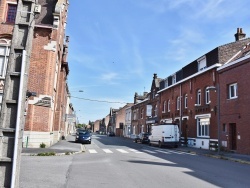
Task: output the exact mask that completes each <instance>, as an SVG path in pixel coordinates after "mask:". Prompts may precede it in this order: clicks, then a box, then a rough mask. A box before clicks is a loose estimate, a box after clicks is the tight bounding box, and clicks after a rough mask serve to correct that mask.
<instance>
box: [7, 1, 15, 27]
mask: <svg viewBox="0 0 250 188" xmlns="http://www.w3.org/2000/svg"><path fill="white" fill-rule="evenodd" d="M11 8H15V10H14V9H12V10H11ZM16 13H17V4H16V3H7V9H6V18H5V22H6V23H10V24H14V23H15V20H16Z"/></svg>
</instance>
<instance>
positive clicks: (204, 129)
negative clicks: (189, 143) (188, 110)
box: [197, 118, 210, 137]
mask: <svg viewBox="0 0 250 188" xmlns="http://www.w3.org/2000/svg"><path fill="white" fill-rule="evenodd" d="M209 124H210V119H209V118H198V119H197V136H199V137H208V136H209Z"/></svg>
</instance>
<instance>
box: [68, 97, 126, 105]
mask: <svg viewBox="0 0 250 188" xmlns="http://www.w3.org/2000/svg"><path fill="white" fill-rule="evenodd" d="M70 97H72V98H76V99H82V100H86V101H94V102H106V103H120V104H127V103H126V102H114V101H100V100H95V99H86V98H81V97H74V96H70Z"/></svg>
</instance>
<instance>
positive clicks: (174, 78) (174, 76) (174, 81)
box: [172, 74, 176, 84]
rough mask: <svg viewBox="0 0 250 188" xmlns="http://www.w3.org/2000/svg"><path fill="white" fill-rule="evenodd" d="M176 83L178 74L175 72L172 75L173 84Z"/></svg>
mask: <svg viewBox="0 0 250 188" xmlns="http://www.w3.org/2000/svg"><path fill="white" fill-rule="evenodd" d="M175 83H176V74H174V75H173V76H172V84H175Z"/></svg>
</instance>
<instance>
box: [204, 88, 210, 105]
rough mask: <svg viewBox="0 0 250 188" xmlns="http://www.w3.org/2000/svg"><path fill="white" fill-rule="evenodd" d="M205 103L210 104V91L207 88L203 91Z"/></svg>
mask: <svg viewBox="0 0 250 188" xmlns="http://www.w3.org/2000/svg"><path fill="white" fill-rule="evenodd" d="M205 93H206V94H205V100H206V101H205V102H206V104H209V103H210V90H209V88H208V87H207V88H206V90H205Z"/></svg>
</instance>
